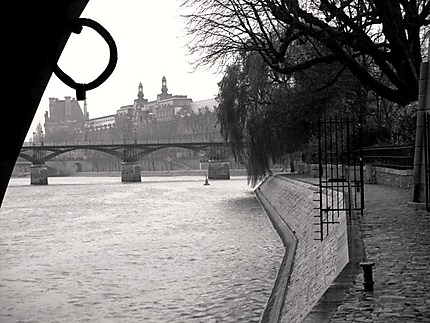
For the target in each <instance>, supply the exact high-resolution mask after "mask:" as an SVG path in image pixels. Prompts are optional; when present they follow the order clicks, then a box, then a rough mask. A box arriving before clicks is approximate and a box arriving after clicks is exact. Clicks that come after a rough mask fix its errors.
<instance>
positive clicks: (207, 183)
mask: <svg viewBox="0 0 430 323" xmlns="http://www.w3.org/2000/svg"><path fill="white" fill-rule="evenodd" d="M203 185H211V184H209V182H208V175H207V174H206V180H205V183H204V184H203Z"/></svg>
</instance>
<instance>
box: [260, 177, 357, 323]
mask: <svg viewBox="0 0 430 323" xmlns="http://www.w3.org/2000/svg"><path fill="white" fill-rule="evenodd" d="M316 192H317V187H316V186H315V185H313V184H310V183H306V182H303V181H299V180H295V179H291V178H288V177H284V176H279V175H278V176H271V177H268V178H266V180H265V181H263V182H262V183H261V184H260V185H259V186H258V187H257V188H256V190H255V193H256V195H257V198H258V199H259V200H260V203H261V204H262V205H263V207H264V209H265V210H266V212H267V214H268V216H269V218H270V219H271V220H272V223H273V224H274V226H275V228H276V229H277V231H278V233H279V234H280V236H281V239H282V240H283V242H284V245H285V246H286V249H287V250H286V253H285V256H284V259H283V263H282V265H281V268H280V270H279V272H278V278H277V280H276V282H275V286H274V289H273V292H272V294H271V297H270V299H269V301H268V303H267V306H266V311H265V313H264V315H263V322H278V321H279V322H290V323H291V322H301V321H302V320H303V319H304V318H305V317H306V315H307V314H308V313H309V312H310V311H311V310H312V308H313V307H314V306H315V305H316V304H317V302H318V300H319V299H320V298H321V296H322V295H323V294H324V293H325V291H326V290H327V289H328V288H329V287H330V285H331V284H332V283H333V281H334V280H335V279H336V277H337V276H338V275H339V274H340V273H341V272H342V270H343V268H344V267H345V266H346V264H347V263H348V261H349V257H348V239H347V224H346V214H345V213H341V214H340V216H339V219H338V221H339V223H338V224H336V225H333V227H332V228H331V232H330V235H329V236H328V237H326V238H325V239H324V240H322V241H321V240H319V239H318V234H317V233H316V232H315V231H317V226H316V225H315V222H316V220H315V216H316V215H317V214H318V206H319V202H318V201H317V200H316V196H318V195H317V194H315V193H316Z"/></svg>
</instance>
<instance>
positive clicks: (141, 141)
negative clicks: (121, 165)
mask: <svg viewBox="0 0 430 323" xmlns="http://www.w3.org/2000/svg"><path fill="white" fill-rule="evenodd" d="M190 143H191V144H193V143H195V144H199V143H220V144H223V143H225V142H224V141H222V140H213V139H205V138H201V137H200V138H187V139H181V138H179V139H138V140H134V139H127V140H86V141H79V140H78V141H43V142H28V141H26V142H24V144H23V145H22V147H43V146H62V147H64V146H74V147H75V146H91V145H124V144H125V145H133V144H138V145H144V144H147V145H156V144H190Z"/></svg>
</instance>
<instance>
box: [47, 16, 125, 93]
mask: <svg viewBox="0 0 430 323" xmlns="http://www.w3.org/2000/svg"><path fill="white" fill-rule="evenodd" d="M83 26H87V27H90V28H92V29H94V30H95V31H96V32H98V33H99V35H100V36H102V37H103V39H104V40H105V41H106V43H107V44H108V46H109V53H110V57H109V63H108V65H107V66H106V68H105V70H104V71H103V72H102V73H101V74H100V75H99V76H98V77H97V78H96V79H95V80H94V81H92V82H90V83H87V84H86V83H76V82H75V81H74V80H73V79H72V78H71V77H70V76H69V75H67V74H66V73H64V72H63V71H62V69H61V68H60V67H59V66H58V62H57V60H53V62H52V70H53V72H54V73H55V75H57V77H58V78H59V79H60V80H61V81H62V82H63V83H64V84H67V85H68V86H70V87H71V88H73V89H75V90H76V99H77V100H85V98H86V91H89V90H92V89H95V88H96V87H98V86H99V85H101V84H103V82H104V81H106V80H107V78H108V77H109V76H110V75H111V74H112V72H113V71H114V69H115V66H116V63H117V61H118V51H117V48H116V44H115V41H114V39H113V38H112V36H111V35H110V34H109V32H108V31H107V30H106V29H105V28H104V27H103V26H102V25H100V24H99V23H98V22H96V21H94V20H91V19H88V18H76V19H72V20H70V22H69V24H67V28H68V30H70V31H72V32H73V33H76V34H80V33H81V31H82V27H83Z"/></svg>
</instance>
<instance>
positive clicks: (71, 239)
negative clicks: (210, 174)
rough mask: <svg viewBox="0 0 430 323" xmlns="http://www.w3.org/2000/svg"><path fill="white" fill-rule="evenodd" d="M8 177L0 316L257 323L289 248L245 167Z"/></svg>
mask: <svg viewBox="0 0 430 323" xmlns="http://www.w3.org/2000/svg"><path fill="white" fill-rule="evenodd" d="M142 181H143V182H142V183H132V184H123V183H121V182H120V178H118V177H64V178H49V185H48V186H31V185H29V182H30V180H29V179H28V178H25V179H23V178H20V179H12V180H11V181H10V184H9V187H8V190H7V193H6V196H5V199H4V202H3V205H2V208H1V209H0V227H1V230H2V232H1V235H0V322H83V321H87V322H258V321H259V319H260V318H261V315H262V312H263V309H264V306H265V304H266V302H267V300H268V297H269V295H270V292H271V289H272V286H273V283H274V280H275V278H276V274H277V271H278V268H279V265H280V263H281V260H282V256H283V252H284V248H283V246H282V243H281V241H280V239H279V237H278V236H277V234H276V232H275V230H274V229H273V227H272V225H271V223H270V221H269V219H268V218H267V216H266V215H265V214H264V212H263V210H262V209H261V207H260V205H259V203H258V201H257V200H256V199H255V197H254V194H253V193H252V190H251V188H250V187H249V186H247V185H246V179H245V178H244V177H237V178H235V177H234V178H232V179H231V180H229V181H210V184H211V185H210V186H204V185H203V183H204V180H203V179H202V178H201V177H198V178H197V177H149V178H148V177H147V178H145V177H144V178H142Z"/></svg>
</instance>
